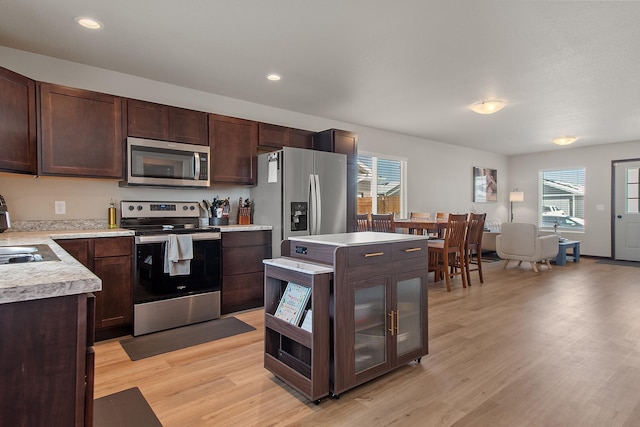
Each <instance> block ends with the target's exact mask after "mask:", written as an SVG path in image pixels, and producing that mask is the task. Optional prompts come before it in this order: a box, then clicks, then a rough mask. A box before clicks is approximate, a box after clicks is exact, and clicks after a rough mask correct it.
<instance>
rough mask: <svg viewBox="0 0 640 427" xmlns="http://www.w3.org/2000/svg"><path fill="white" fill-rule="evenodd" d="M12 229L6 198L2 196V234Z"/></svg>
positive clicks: (0, 199) (0, 228)
mask: <svg viewBox="0 0 640 427" xmlns="http://www.w3.org/2000/svg"><path fill="white" fill-rule="evenodd" d="M9 228H11V220H10V219H9V211H8V210H7V203H6V202H5V201H4V197H2V196H0V233H2V232H4V231H5V230H7V229H9Z"/></svg>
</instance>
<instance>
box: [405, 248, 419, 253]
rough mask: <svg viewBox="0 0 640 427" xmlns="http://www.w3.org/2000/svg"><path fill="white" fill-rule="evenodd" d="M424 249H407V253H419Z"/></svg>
mask: <svg viewBox="0 0 640 427" xmlns="http://www.w3.org/2000/svg"><path fill="white" fill-rule="evenodd" d="M421 250H422V248H410V249H405V250H404V251H405V252H417V251H421Z"/></svg>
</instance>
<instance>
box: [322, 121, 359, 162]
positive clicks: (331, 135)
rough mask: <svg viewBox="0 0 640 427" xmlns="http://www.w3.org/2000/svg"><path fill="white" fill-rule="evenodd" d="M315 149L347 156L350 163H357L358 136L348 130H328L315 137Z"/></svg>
mask: <svg viewBox="0 0 640 427" xmlns="http://www.w3.org/2000/svg"><path fill="white" fill-rule="evenodd" d="M313 148H315V149H316V150H320V151H330V152H333V153H341V154H346V155H347V161H348V162H355V161H356V156H357V155H358V136H357V135H356V134H355V133H353V132H348V131H346V130H340V129H328V130H325V131H322V132H318V133H315V134H314V135H313Z"/></svg>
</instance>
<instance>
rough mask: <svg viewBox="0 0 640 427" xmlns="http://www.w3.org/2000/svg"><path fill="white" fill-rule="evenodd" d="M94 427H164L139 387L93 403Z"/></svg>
mask: <svg viewBox="0 0 640 427" xmlns="http://www.w3.org/2000/svg"><path fill="white" fill-rule="evenodd" d="M93 425H94V427H143V426H144V427H156V426H157V427H162V423H160V420H158V417H156V414H154V413H153V410H152V409H151V407H150V406H149V404H148V403H147V400H146V399H145V398H144V396H143V395H142V393H141V392H140V389H139V388H138V387H134V388H130V389H127V390H123V391H119V392H117V393H113V394H110V395H108V396H104V397H101V398H99V399H96V400H94V402H93Z"/></svg>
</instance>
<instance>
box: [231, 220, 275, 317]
mask: <svg viewBox="0 0 640 427" xmlns="http://www.w3.org/2000/svg"><path fill="white" fill-rule="evenodd" d="M221 243H222V287H221V288H222V289H221V303H220V305H221V313H222V314H227V313H233V312H235V311H240V310H246V309H249V308H255V307H262V306H263V304H264V287H263V281H264V264H263V263H262V260H263V259H265V258H271V230H258V231H233V232H225V233H222V242H221Z"/></svg>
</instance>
